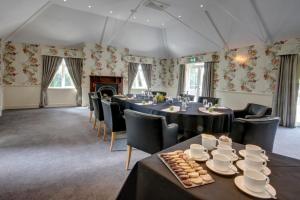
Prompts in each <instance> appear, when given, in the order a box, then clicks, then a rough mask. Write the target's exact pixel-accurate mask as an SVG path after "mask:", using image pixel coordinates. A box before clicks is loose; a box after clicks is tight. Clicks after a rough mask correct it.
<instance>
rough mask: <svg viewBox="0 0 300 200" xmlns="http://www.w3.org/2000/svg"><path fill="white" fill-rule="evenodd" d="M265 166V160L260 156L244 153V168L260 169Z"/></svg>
mask: <svg viewBox="0 0 300 200" xmlns="http://www.w3.org/2000/svg"><path fill="white" fill-rule="evenodd" d="M266 166H267V162H266V161H265V160H264V159H262V158H261V157H258V156H254V155H246V157H245V169H252V170H257V171H262V170H263V169H264V167H266Z"/></svg>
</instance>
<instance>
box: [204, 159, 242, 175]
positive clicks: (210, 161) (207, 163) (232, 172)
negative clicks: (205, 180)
mask: <svg viewBox="0 0 300 200" xmlns="http://www.w3.org/2000/svg"><path fill="white" fill-rule="evenodd" d="M205 164H206V166H207V167H208V169H210V170H211V171H213V172H215V173H217V174H221V175H228V176H229V175H234V174H235V173H236V172H235V171H237V168H236V167H235V166H234V165H232V168H233V169H234V170H231V169H228V170H227V171H220V170H217V169H215V167H214V161H213V160H212V159H210V160H208V161H206V163H205Z"/></svg>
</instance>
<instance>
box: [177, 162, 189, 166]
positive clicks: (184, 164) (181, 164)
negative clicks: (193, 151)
mask: <svg viewBox="0 0 300 200" xmlns="http://www.w3.org/2000/svg"><path fill="white" fill-rule="evenodd" d="M179 165H180V166H189V164H187V163H186V162H184V163H179Z"/></svg>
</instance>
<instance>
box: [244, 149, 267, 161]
mask: <svg viewBox="0 0 300 200" xmlns="http://www.w3.org/2000/svg"><path fill="white" fill-rule="evenodd" d="M239 154H240V155H241V156H242V157H244V158H245V156H246V150H245V149H243V150H240V151H239ZM260 157H261V158H263V159H265V160H266V161H270V160H269V158H268V156H267V155H265V154H263V153H262V154H261V155H260Z"/></svg>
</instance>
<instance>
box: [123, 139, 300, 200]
mask: <svg viewBox="0 0 300 200" xmlns="http://www.w3.org/2000/svg"><path fill="white" fill-rule="evenodd" d="M195 143H196V144H201V136H196V137H193V138H191V139H189V140H186V141H185V142H182V143H179V144H177V145H175V146H173V147H170V148H168V149H165V150H164V151H162V152H170V151H174V150H185V149H188V148H189V146H190V144H195ZM233 148H234V149H236V150H237V152H238V151H239V150H241V149H244V148H245V146H244V145H240V144H237V143H234V144H233ZM162 152H159V153H162ZM267 156H268V157H269V160H270V161H269V162H268V163H267V166H268V168H269V169H270V170H271V174H270V176H269V178H270V184H271V185H272V186H273V187H274V188H275V190H276V192H277V199H281V200H296V199H299V198H300V186H299V183H300V160H297V159H293V158H289V157H286V156H282V155H278V154H274V153H270V152H267ZM201 166H202V167H203V168H204V169H207V167H206V166H205V164H204V163H203V164H201ZM207 170H208V171H209V169H207ZM209 173H210V174H211V176H212V177H213V179H214V180H215V182H214V183H211V184H207V185H203V186H198V187H194V188H190V189H185V188H184V187H183V186H182V185H181V183H180V182H179V181H178V180H177V179H176V178H175V176H174V175H173V174H172V173H171V172H170V170H169V169H168V168H167V167H166V166H165V165H164V164H163V163H162V161H161V160H160V159H159V158H158V155H157V154H154V155H152V156H150V157H147V158H145V159H143V160H141V161H138V162H137V163H136V164H135V165H134V167H133V169H132V170H131V172H130V174H129V176H128V177H127V179H126V181H125V183H124V184H123V186H122V188H121V190H120V192H119V194H118V196H117V199H118V200H129V199H130V200H140V199H142V200H153V199H159V200H186V199H189V200H190V199H191V200H193V199H203V200H218V199H222V200H227V199H228V200H236V199H237V200H248V199H256V198H254V197H253V196H249V195H248V194H246V193H244V192H242V191H240V190H239V189H238V188H237V187H236V186H235V184H234V178H235V176H238V175H242V171H240V174H237V175H232V176H222V175H218V174H215V173H213V172H212V171H209Z"/></svg>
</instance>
